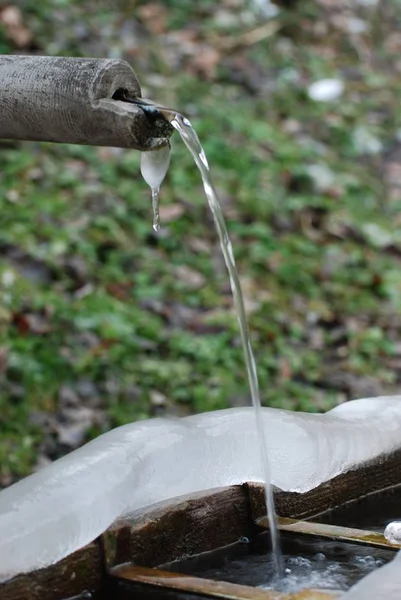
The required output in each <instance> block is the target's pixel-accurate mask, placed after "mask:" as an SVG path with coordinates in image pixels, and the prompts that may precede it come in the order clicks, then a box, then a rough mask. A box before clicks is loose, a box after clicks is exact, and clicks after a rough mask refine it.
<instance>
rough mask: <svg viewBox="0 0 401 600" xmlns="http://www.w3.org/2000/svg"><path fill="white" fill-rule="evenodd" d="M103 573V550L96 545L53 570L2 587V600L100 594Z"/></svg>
mask: <svg viewBox="0 0 401 600" xmlns="http://www.w3.org/2000/svg"><path fill="white" fill-rule="evenodd" d="M103 573H104V571H103V562H102V556H101V548H100V545H99V544H98V543H97V542H93V543H91V544H89V545H88V546H85V547H84V548H82V549H81V550H78V551H77V552H74V554H71V555H70V556H67V558H65V559H64V560H61V561H60V562H58V563H56V564H55V565H52V566H51V567H47V568H46V569H40V570H39V571H34V572H33V573H28V574H26V575H18V576H17V577H14V578H13V579H11V580H10V581H6V582H5V583H2V584H0V598H1V600H62V599H63V598H68V597H71V596H76V595H78V594H81V593H82V592H84V591H98V590H99V589H100V587H101V585H102V580H103V576H104V575H103Z"/></svg>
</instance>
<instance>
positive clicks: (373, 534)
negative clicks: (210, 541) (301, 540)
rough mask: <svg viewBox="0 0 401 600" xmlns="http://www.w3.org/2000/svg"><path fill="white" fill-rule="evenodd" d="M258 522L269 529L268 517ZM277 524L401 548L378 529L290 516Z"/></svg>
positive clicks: (332, 537)
mask: <svg viewBox="0 0 401 600" xmlns="http://www.w3.org/2000/svg"><path fill="white" fill-rule="evenodd" d="M256 522H257V524H258V525H260V526H261V527H264V528H265V529H269V522H268V519H267V517H261V518H260V519H258V520H257V521H256ZM277 525H278V528H279V530H280V531H289V532H290V533H299V534H302V535H310V536H314V537H319V538H327V539H329V540H336V541H337V542H349V543H351V544H360V545H361V546H370V547H372V548H384V549H386V550H393V551H394V552H397V551H398V550H399V549H400V548H401V546H400V544H391V543H390V542H389V541H388V540H387V539H386V538H385V537H384V535H383V534H381V533H378V532H377V531H368V530H366V529H355V528H354V527H342V526H340V525H327V524H326V523H317V522H314V521H299V520H298V519H289V518H288V517H278V519H277Z"/></svg>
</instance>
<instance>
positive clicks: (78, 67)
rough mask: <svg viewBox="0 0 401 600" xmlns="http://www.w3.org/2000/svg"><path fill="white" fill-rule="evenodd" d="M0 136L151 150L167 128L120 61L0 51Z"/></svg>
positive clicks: (169, 131) (163, 142) (160, 143)
mask: <svg viewBox="0 0 401 600" xmlns="http://www.w3.org/2000/svg"><path fill="white" fill-rule="evenodd" d="M0 82H1V86H0V138H2V139H13V140H32V141H48V142H59V143H69V144H86V145H91V146H116V147H120V148H135V149H137V150H141V151H146V150H153V149H156V148H158V147H160V146H164V145H166V144H167V143H168V139H169V138H170V136H171V135H172V133H173V131H174V130H173V128H172V127H171V125H170V123H169V121H168V119H166V118H165V116H164V115H163V114H162V113H160V112H158V114H157V115H156V116H155V118H154V119H151V118H149V111H145V110H143V107H141V105H140V104H139V103H136V102H129V101H127V100H125V99H124V97H123V95H122V94H121V92H122V91H123V92H124V94H126V95H127V97H129V98H132V99H134V100H138V99H140V96H141V88H140V85H139V82H138V80H137V78H136V75H135V73H134V71H133V69H132V68H131V66H130V65H129V64H128V63H127V62H125V61H123V60H115V59H91V58H70V57H53V56H0Z"/></svg>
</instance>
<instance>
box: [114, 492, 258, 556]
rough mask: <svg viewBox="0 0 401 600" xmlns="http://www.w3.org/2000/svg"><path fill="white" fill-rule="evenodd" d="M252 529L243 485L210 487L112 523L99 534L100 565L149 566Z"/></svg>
mask: <svg viewBox="0 0 401 600" xmlns="http://www.w3.org/2000/svg"><path fill="white" fill-rule="evenodd" d="M256 532H257V527H256V526H255V525H254V523H253V522H252V519H251V517H250V506H249V501H248V493H247V489H246V487H244V486H232V487H229V488H222V489H218V490H211V491H209V492H202V493H199V494H193V495H191V496H190V497H187V498H181V499H180V501H179V502H175V503H174V504H171V502H170V503H164V504H163V505H162V506H160V507H158V508H156V509H153V510H152V511H148V512H145V511H141V513H140V514H138V515H133V516H132V517H131V518H125V519H124V520H123V521H118V522H116V523H115V525H114V526H112V527H111V528H110V530H109V531H108V532H106V534H105V535H104V536H103V537H104V545H105V551H106V564H107V566H108V567H110V566H113V565H117V564H121V563H125V562H130V561H133V562H135V564H137V565H142V566H147V567H155V566H158V565H160V564H163V563H168V562H171V561H173V560H176V559H178V558H180V557H182V556H184V555H186V556H188V555H192V554H199V553H201V552H207V551H209V550H213V549H215V548H219V547H222V546H226V545H227V544H232V543H233V542H236V541H237V540H238V539H239V538H240V537H241V536H246V537H252V535H254V534H255V533H256Z"/></svg>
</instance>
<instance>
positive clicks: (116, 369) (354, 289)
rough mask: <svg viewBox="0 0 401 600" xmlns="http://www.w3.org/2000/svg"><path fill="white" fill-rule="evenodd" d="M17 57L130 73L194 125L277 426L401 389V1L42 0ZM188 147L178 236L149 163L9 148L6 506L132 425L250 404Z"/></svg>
mask: <svg viewBox="0 0 401 600" xmlns="http://www.w3.org/2000/svg"><path fill="white" fill-rule="evenodd" d="M0 52H1V53H3V54H6V53H34V54H35V53H36V54H51V55H68V56H90V57H118V58H124V59H126V60H128V61H129V62H130V64H131V65H132V66H133V68H134V70H135V71H136V73H137V76H138V78H139V81H140V82H141V85H142V93H143V96H145V97H148V98H152V99H153V100H155V101H158V102H160V103H162V104H164V105H166V106H172V107H174V108H177V109H179V110H180V111H181V112H183V113H184V114H186V115H187V116H188V117H189V118H190V119H191V121H192V123H193V124H194V126H195V128H196V129H197V131H198V134H199V136H200V138H201V141H202V142H203V143H204V146H205V149H206V153H207V155H208V157H209V162H210V163H211V167H212V173H213V177H214V182H215V185H216V187H217V189H218V191H219V193H220V197H221V200H222V203H223V208H224V212H225V215H226V217H227V220H228V226H229V231H230V235H231V237H232V241H233V245H234V251H235V255H236V259H237V263H238V268H239V272H240V277H241V281H242V285H243V289H244V293H245V298H246V306H247V310H248V315H249V324H250V329H251V335H252V344H253V347H254V350H255V354H256V359H257V365H258V373H259V377H260V387H261V395H262V401H263V403H264V404H265V405H268V406H274V407H283V408H286V409H295V410H306V411H322V410H327V409H329V408H330V407H332V406H334V405H335V404H337V403H339V402H343V401H346V400H348V399H351V398H355V397H364V396H375V395H380V394H386V393H399V392H400V390H401V335H400V334H401V269H400V263H401V230H400V220H401V212H400V209H401V111H400V105H401V85H400V74H401V13H400V11H399V3H398V0H383V1H382V2H377V1H376V0H302V1H299V2H296V1H295V0H293V1H291V0H282V1H281V2H279V1H277V3H275V4H273V3H271V2H269V1H268V0H220V1H217V0H202V1H199V2H192V1H191V0H166V1H165V2H158V1H148V2H146V1H140V0H114V1H113V2H106V1H102V0H97V1H95V0H41V1H40V2H38V1H35V0H25V1H24V2H22V1H21V2H11V3H10V4H1V5H0ZM327 79H328V80H329V81H326V80H327ZM172 146H173V152H172V163H171V167H170V170H169V173H168V175H167V178H166V181H165V183H164V185H163V187H162V192H161V221H162V230H161V231H160V233H159V234H155V233H154V232H153V230H152V214H151V202H150V191H149V189H148V188H147V186H146V184H145V183H144V181H143V180H142V178H141V176H140V172H139V161H140V155H139V153H138V152H136V151H127V150H119V149H113V148H90V147H80V146H63V145H51V144H35V143H15V142H14V143H11V142H6V141H2V142H1V154H0V156H1V169H0V486H5V485H8V484H10V483H11V482H12V481H14V480H15V479H16V478H18V477H21V476H23V475H25V474H27V473H29V472H30V471H32V470H33V469H34V468H38V467H40V466H41V465H44V464H46V462H48V461H49V460H53V459H55V458H58V457H59V456H61V455H62V454H64V453H65V452H68V451H70V450H72V449H74V448H76V447H78V446H79V445H81V444H82V443H84V442H86V441H87V440H88V439H90V438H91V437H93V436H95V435H98V434H99V433H101V432H103V431H106V430H107V429H109V428H111V427H115V426H118V425H121V424H123V423H126V422H129V421H133V420H136V419H144V418H148V417H150V416H155V415H156V416H165V415H166V416H182V415H186V414H189V413H192V412H196V411H198V412H199V411H206V410H213V409H219V408H225V407H229V406H239V405H246V404H248V403H249V393H248V383H247V379H246V374H245V369H244V364H243V358H242V350H241V346H240V340H239V334H238V328H237V322H236V318H235V315H234V313H233V308H232V299H231V293H230V287H229V282H228V277H227V274H226V270H225V266H224V263H223V259H222V256H221V253H220V249H219V246H218V243H217V239H216V235H215V232H214V229H213V226H212V220H211V216H210V214H209V211H208V208H207V206H206V201H205V198H204V196H203V192H202V188H201V183H200V178H199V175H198V173H197V171H196V170H195V168H194V166H193V164H192V162H191V158H190V156H189V154H188V152H187V151H186V150H185V148H184V145H183V144H182V143H181V141H180V140H179V139H178V137H177V135H176V134H175V135H174V136H173V139H172Z"/></svg>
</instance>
